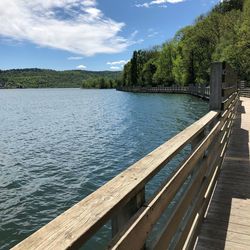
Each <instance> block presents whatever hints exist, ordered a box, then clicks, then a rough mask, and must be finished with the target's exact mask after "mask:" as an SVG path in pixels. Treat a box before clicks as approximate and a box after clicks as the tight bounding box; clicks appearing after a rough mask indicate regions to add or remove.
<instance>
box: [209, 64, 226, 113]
mask: <svg viewBox="0 0 250 250" xmlns="http://www.w3.org/2000/svg"><path fill="white" fill-rule="evenodd" d="M222 75H223V63H221V62H215V63H212V65H211V77H210V100H209V108H210V110H219V111H220V110H221V103H222Z"/></svg>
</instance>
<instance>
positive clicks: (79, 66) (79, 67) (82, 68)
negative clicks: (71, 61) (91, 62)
mask: <svg viewBox="0 0 250 250" xmlns="http://www.w3.org/2000/svg"><path fill="white" fill-rule="evenodd" d="M76 68H77V69H80V70H84V69H86V68H87V67H86V66H85V65H82V64H81V65H78V66H77V67H76Z"/></svg>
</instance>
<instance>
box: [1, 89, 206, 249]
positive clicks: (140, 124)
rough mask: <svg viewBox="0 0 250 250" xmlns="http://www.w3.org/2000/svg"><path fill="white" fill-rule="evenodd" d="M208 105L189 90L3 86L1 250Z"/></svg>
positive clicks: (157, 143) (110, 175)
mask: <svg viewBox="0 0 250 250" xmlns="http://www.w3.org/2000/svg"><path fill="white" fill-rule="evenodd" d="M207 111H208V104H207V103H206V102H205V101H202V100H200V99H198V98H196V97H192V96H189V95H171V94H170V95H169V94H134V93H125V92H118V91H115V90H81V89H34V90H33V89H27V90H0V171H1V175H0V249H8V248H9V247H11V246H14V245H15V244H17V243H18V242H20V241H21V240H23V239H24V238H26V237H27V236H28V235H30V234H31V233H32V232H34V231H36V230H37V229H39V228H40V227H41V226H43V225H45V224H46V223H48V222H49V221H50V220H52V219H53V218H55V217H56V216H57V215H59V214H60V213H62V212H63V211H65V210H66V209H68V208H69V207H71V206H72V205H73V204H75V203H76V202H78V201H80V200H81V199H83V198H84V197H86V196H87V195H88V194H90V193H91V192H93V191H94V190H96V189H97V188H98V187H100V186H101V185H103V184H104V183H105V182H107V181H108V180H110V179H111V178H112V177H114V176H115V175H117V174H118V173H120V172H121V171H122V170H124V169H126V168H127V167H128V166H129V165H131V164H132V163H134V162H135V161H137V160H138V159H140V158H141V157H143V156H144V155H146V154H147V153H149V152H150V151H152V150H153V149H155V148H156V147H157V146H159V145H160V144H162V143H163V142H165V141H166V140H167V139H169V138H171V137H172V136H173V135H175V134H177V133H178V132H180V131H181V130H183V129H184V128H185V127H187V126H188V125H190V124H191V123H193V122H194V121H195V120H197V119H199V118H200V117H201V116H203V115H204V114H205V113H206V112H207ZM167 173H168V172H167ZM103 237H105V235H104V236H103ZM97 241H99V242H102V238H100V239H99V240H96V242H97ZM91 244H95V243H91ZM100 245H101V243H100V244H99V245H98V246H99V247H100ZM93 246H94V245H93ZM98 246H96V247H93V249H97V248H98Z"/></svg>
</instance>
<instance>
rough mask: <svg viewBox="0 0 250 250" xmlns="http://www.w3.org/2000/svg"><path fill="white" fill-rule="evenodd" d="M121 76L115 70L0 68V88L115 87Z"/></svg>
mask: <svg viewBox="0 0 250 250" xmlns="http://www.w3.org/2000/svg"><path fill="white" fill-rule="evenodd" d="M120 76H121V72H113V71H85V70H66V71H55V70H46V69H37V68H34V69H13V70H2V71H1V70H0V88H80V87H82V88H90V87H91V88H114V87H115V86H116V84H117V81H118V79H120ZM116 79H117V80H116Z"/></svg>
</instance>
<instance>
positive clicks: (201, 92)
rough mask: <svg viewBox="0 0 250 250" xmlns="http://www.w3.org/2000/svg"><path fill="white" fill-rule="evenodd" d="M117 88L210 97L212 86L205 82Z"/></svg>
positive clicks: (129, 90)
mask: <svg viewBox="0 0 250 250" xmlns="http://www.w3.org/2000/svg"><path fill="white" fill-rule="evenodd" d="M117 90H120V91H126V92H134V93H171V94H191V95H194V96H198V97H201V98H204V99H209V96H210V87H206V86H205V85H204V84H190V85H189V86H180V85H172V86H170V87H163V86H157V87H140V86H124V87H117Z"/></svg>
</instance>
